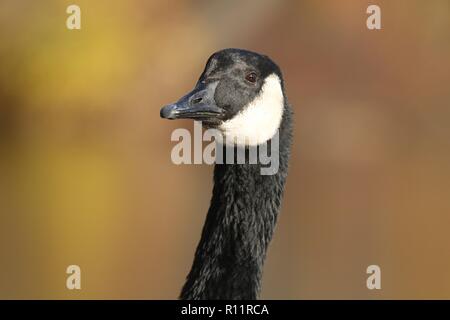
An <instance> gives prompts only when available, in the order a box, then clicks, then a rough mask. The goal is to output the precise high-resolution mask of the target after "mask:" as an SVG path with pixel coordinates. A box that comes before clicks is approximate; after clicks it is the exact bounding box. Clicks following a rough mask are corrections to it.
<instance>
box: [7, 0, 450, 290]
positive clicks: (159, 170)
mask: <svg viewBox="0 0 450 320" xmlns="http://www.w3.org/2000/svg"><path fill="white" fill-rule="evenodd" d="M72 3H76V4H77V5H79V6H80V7H81V12H82V15H81V17H82V23H81V25H82V29H81V30H79V31H77V30H74V31H69V30H67V29H66V27H65V21H66V18H67V16H68V15H67V14H66V7H67V6H68V5H69V4H72ZM369 4H378V5H380V7H381V10H382V30H379V31H369V30H368V29H367V28H366V18H367V14H366V8H367V6H368V5H369ZM449 39H450V2H449V1H447V0H433V1H419V0H414V1H409V0H408V1H407V0H397V1H379V0H377V1H361V0H354V1H331V0H327V1H313V0H310V1H279V0H252V1H245V2H244V1H238V0H233V1H211V0H208V1H206V0H203V1H176V2H175V1H155V0H152V1H144V0H142V1H139V0H133V1H106V0H101V1H88V0H77V1H70V2H68V1H56V0H54V1H50V0H49V1H45V2H42V1H31V0H30V1H12V0H10V1H2V2H1V3H0V40H1V41H0V298H7V299H11V298H39V299H44V298H47V299H55V298H63V299H66V298H68V299H80V298H87V299H90V298H100V299H103V298H112V299H116V298H126V299H132V298H135V299H172V298H176V297H177V296H178V293H179V290H180V288H181V286H182V284H183V281H184V278H185V276H186V274H187V272H188V271H189V268H190V266H191V263H192V259H193V254H194V250H195V247H196V245H197V242H198V240H199V237H200V232H201V228H202V225H203V221H204V218H205V214H206V211H207V208H208V206H209V200H210V194H211V188H212V181H211V180H212V169H213V168H212V166H207V165H191V166H189V165H181V166H176V165H174V164H172V162H171V160H170V151H171V148H172V147H173V146H174V145H175V143H174V142H171V141H170V134H171V132H172V130H173V129H175V128H177V127H186V128H188V129H190V130H191V129H192V128H193V125H192V122H190V121H180V122H175V121H167V120H162V119H160V117H159V109H160V107H161V106H162V105H164V104H166V103H169V102H173V101H175V100H176V99H178V98H179V97H180V96H181V95H183V94H184V93H185V92H187V91H188V90H190V89H191V88H192V87H193V86H194V84H195V82H196V80H197V79H198V77H199V75H200V73H201V71H202V69H203V66H204V63H205V62H206V59H207V58H208V57H209V55H210V54H212V53H213V52H214V51H217V50H219V49H222V48H227V47H238V48H245V49H250V50H254V51H257V52H261V53H265V54H268V55H269V56H270V57H272V58H273V59H274V60H275V61H276V62H277V63H278V64H279V65H280V67H281V69H282V70H283V72H284V77H285V81H286V88H287V93H288V96H289V101H290V103H291V104H292V105H293V107H294V110H295V142H294V146H293V156H292V159H291V160H292V161H291V167H290V174H289V177H288V184H287V189H286V194H285V198H284V202H283V208H282V212H281V215H280V219H279V223H278V226H277V230H276V232H275V236H274V240H273V242H272V244H271V247H270V250H269V253H268V259H267V263H266V266H265V273H264V280H263V292H262V298H267V299H284V298H286V299H309V298H325V299H328V298H338V299H353V298H355V299H366V298H368V299H380V298H382V299H386V298H394V299H405V298H447V299H448V298H450V250H449V243H450V233H449V231H448V230H449V226H450V199H449V197H450V88H449V84H450V59H449V57H450V41H449ZM70 264H77V265H79V266H80V267H81V270H82V289H81V290H79V291H77V290H73V291H69V290H67V289H66V287H65V283H66V277H67V274H66V273H65V271H66V268H67V266H68V265H70ZM371 264H377V265H379V266H380V267H381V271H382V289H381V290H373V291H370V290H368V289H367V288H366V278H367V276H368V275H367V274H366V268H367V266H368V265H371Z"/></svg>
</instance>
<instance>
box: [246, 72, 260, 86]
mask: <svg viewBox="0 0 450 320" xmlns="http://www.w3.org/2000/svg"><path fill="white" fill-rule="evenodd" d="M256 78H257V76H256V73H254V72H250V73H249V74H247V75H246V76H245V80H247V81H248V82H251V83H255V82H256Z"/></svg>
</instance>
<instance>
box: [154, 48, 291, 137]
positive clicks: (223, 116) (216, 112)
mask: <svg viewBox="0 0 450 320" xmlns="http://www.w3.org/2000/svg"><path fill="white" fill-rule="evenodd" d="M284 110H285V97H284V88H283V78H282V75H281V71H280V69H279V67H278V66H277V65H276V64H275V63H274V62H273V61H272V60H271V59H270V58H269V57H267V56H264V55H261V54H258V53H255V52H251V51H246V50H241V49H225V50H221V51H218V52H216V53H214V54H213V55H212V56H211V57H210V58H209V59H208V61H207V63H206V66H205V69H204V71H203V73H202V74H201V76H200V78H199V80H198V82H197V84H196V85H195V88H194V89H193V90H192V91H191V92H189V93H188V94H186V95H185V96H183V97H182V98H181V99H180V100H178V101H177V102H176V103H173V104H170V105H167V106H165V107H163V108H162V109H161V112H160V115H161V117H162V118H165V119H172V120H173V119H186V118H189V119H194V120H197V121H202V123H203V124H204V125H206V126H207V127H208V128H214V129H217V130H219V131H220V132H221V133H222V134H223V136H224V138H225V139H226V141H228V142H232V143H235V144H247V145H258V144H261V143H264V142H266V141H268V140H269V139H271V138H272V137H273V136H274V135H275V134H276V132H277V130H278V129H279V127H280V124H281V120H282V116H283V112H284Z"/></svg>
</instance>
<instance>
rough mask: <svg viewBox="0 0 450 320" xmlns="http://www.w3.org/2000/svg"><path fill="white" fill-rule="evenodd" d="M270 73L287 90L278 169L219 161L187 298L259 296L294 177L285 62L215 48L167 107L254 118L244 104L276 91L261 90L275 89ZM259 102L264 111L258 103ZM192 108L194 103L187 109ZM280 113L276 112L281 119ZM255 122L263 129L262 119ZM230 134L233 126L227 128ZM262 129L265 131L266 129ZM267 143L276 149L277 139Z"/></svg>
mask: <svg viewBox="0 0 450 320" xmlns="http://www.w3.org/2000/svg"><path fill="white" fill-rule="evenodd" d="M252 72H254V73H255V74H256V81H255V82H253V81H252V80H253V79H254V77H253V76H249V74H250V73H252ZM270 75H275V76H276V79H279V85H280V86H281V92H282V96H283V99H282V106H280V108H282V110H281V111H280V112H282V116H281V120H280V121H279V123H278V122H277V123H276V124H275V125H276V126H277V127H278V130H279V169H278V171H277V172H276V173H275V174H273V175H261V171H260V169H261V167H262V166H263V165H262V164H261V162H260V161H259V159H258V163H257V164H248V163H246V164H216V165H215V168H214V189H213V195H212V199H211V205H210V208H209V210H208V213H207V216H206V222H205V225H204V227H203V231H202V236H201V239H200V243H199V245H198V247H197V250H196V253H195V259H194V263H193V265H192V269H191V271H190V272H189V275H188V276H187V281H186V283H185V285H184V287H183V289H182V292H181V296H180V298H181V299H256V298H258V293H259V291H260V287H261V277H262V269H263V264H264V259H265V256H266V252H267V248H268V245H269V243H270V240H271V238H272V234H273V231H274V227H275V224H276V221H277V216H278V212H279V209H280V205H281V200H282V196H283V190H284V185H285V181H286V176H287V170H288V161H289V154H290V146H291V140H292V138H291V136H292V111H291V108H290V106H289V105H288V102H287V99H286V95H285V94H284V83H283V78H282V75H281V71H280V69H279V68H278V66H277V65H276V64H275V63H273V62H272V60H270V59H269V58H268V57H266V56H263V55H260V54H257V53H254V52H250V51H245V50H239V49H226V50H222V51H219V52H217V53H215V54H213V55H212V56H211V57H210V58H209V60H208V63H207V65H206V67H205V71H204V72H203V73H202V75H201V77H200V79H199V81H198V83H197V86H196V88H195V89H194V91H193V92H192V93H190V94H188V95H187V96H185V97H183V98H182V99H181V100H180V101H179V102H178V103H177V104H174V105H169V106H167V107H165V108H163V109H162V110H161V116H162V117H164V118H169V119H173V118H186V117H189V118H194V119H196V120H199V119H200V120H203V122H204V123H206V124H207V125H208V126H210V127H214V128H219V130H220V129H221V128H224V127H226V124H227V123H229V122H230V121H233V120H234V119H236V118H237V117H239V115H240V117H241V118H242V119H240V121H252V118H245V117H244V116H243V115H242V111H243V110H244V109H245V108H246V107H247V106H249V105H251V103H252V101H258V103H260V104H261V105H262V104H263V103H265V102H264V101H263V99H262V98H260V99H259V100H255V99H257V98H258V97H261V96H263V98H264V99H269V98H270V97H268V98H267V97H264V95H263V93H262V90H263V88H266V93H264V94H266V95H267V94H269V93H267V92H269V91H268V90H267V87H264V84H265V83H267V82H266V81H265V80H266V79H268V77H269V76H270ZM205 84H206V87H205ZM208 85H209V86H210V87H209V88H208ZM199 92H200V93H199ZM270 92H272V91H270ZM274 92H276V91H274ZM199 98H200V104H201V105H200V106H198V103H199V100H198V99H199ZM195 99H196V100H195ZM268 101H270V102H271V101H272V100H270V99H269V100H268ZM254 104H255V103H254ZM186 105H187V107H186ZM264 107H265V108H267V106H264ZM276 107H277V106H273V108H276ZM252 108H255V110H257V108H259V105H258V104H256V107H255V106H252ZM269 108H272V106H269ZM197 109H200V112H198V114H197V113H196V112H195V110H197ZM179 110H182V111H180V112H179ZM185 110H189V114H188V116H186V114H185V113H186V111H185ZM192 110H193V111H192ZM191 111H192V112H191ZM276 114H277V113H276V112H275V111H274V122H276V119H275V118H276ZM280 114H281V113H280ZM258 119H259V118H258ZM258 119H255V121H259V120H258ZM239 123H241V122H239ZM261 123H262V122H261ZM269 123H270V122H269ZM249 125H250V124H249ZM253 125H255V124H253ZM271 125H272V124H271ZM229 127H230V126H229ZM231 127H232V126H231ZM255 128H258V125H257V124H256V127H255ZM258 129H261V130H263V129H264V128H258ZM224 130H225V129H224ZM227 130H228V129H227ZM224 134H225V135H227V134H229V132H228V131H224ZM259 136H260V137H261V136H264V133H263V132H262V133H260V134H259ZM268 143H269V147H268V150H270V144H271V143H272V141H271V139H270V141H268ZM221 148H223V149H224V150H223V152H224V153H226V152H229V151H227V148H229V147H224V146H221ZM234 148H245V151H246V152H247V153H248V152H249V151H250V150H251V148H260V144H257V145H245V146H242V145H241V146H234ZM228 150H229V149H228ZM236 151H237V150H236V149H235V157H236V154H237V153H236ZM235 163H236V162H235Z"/></svg>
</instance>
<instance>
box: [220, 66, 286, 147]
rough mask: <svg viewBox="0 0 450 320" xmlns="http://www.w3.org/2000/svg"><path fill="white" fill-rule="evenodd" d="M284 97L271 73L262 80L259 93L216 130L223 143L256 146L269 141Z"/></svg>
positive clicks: (278, 125)
mask: <svg viewBox="0 0 450 320" xmlns="http://www.w3.org/2000/svg"><path fill="white" fill-rule="evenodd" d="M283 109H284V98H283V91H282V90H281V83H280V79H279V78H278V76H277V75H275V74H271V75H270V76H268V77H267V78H266V79H265V80H264V84H263V86H262V88H261V92H260V94H259V95H258V96H257V97H256V98H255V99H254V100H253V101H251V102H250V103H249V104H248V105H247V106H245V107H243V108H242V110H241V111H240V112H239V113H237V114H236V115H235V116H234V117H233V118H232V119H230V120H227V121H225V122H223V123H222V124H221V125H220V127H219V129H220V131H222V133H223V135H224V136H225V141H226V144H237V145H251V146H252V145H253V146H254V145H258V144H262V143H264V142H266V141H267V140H269V139H271V138H272V137H273V136H274V135H275V133H276V132H277V130H278V128H279V127H280V123H281V118H282V116H283Z"/></svg>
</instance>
